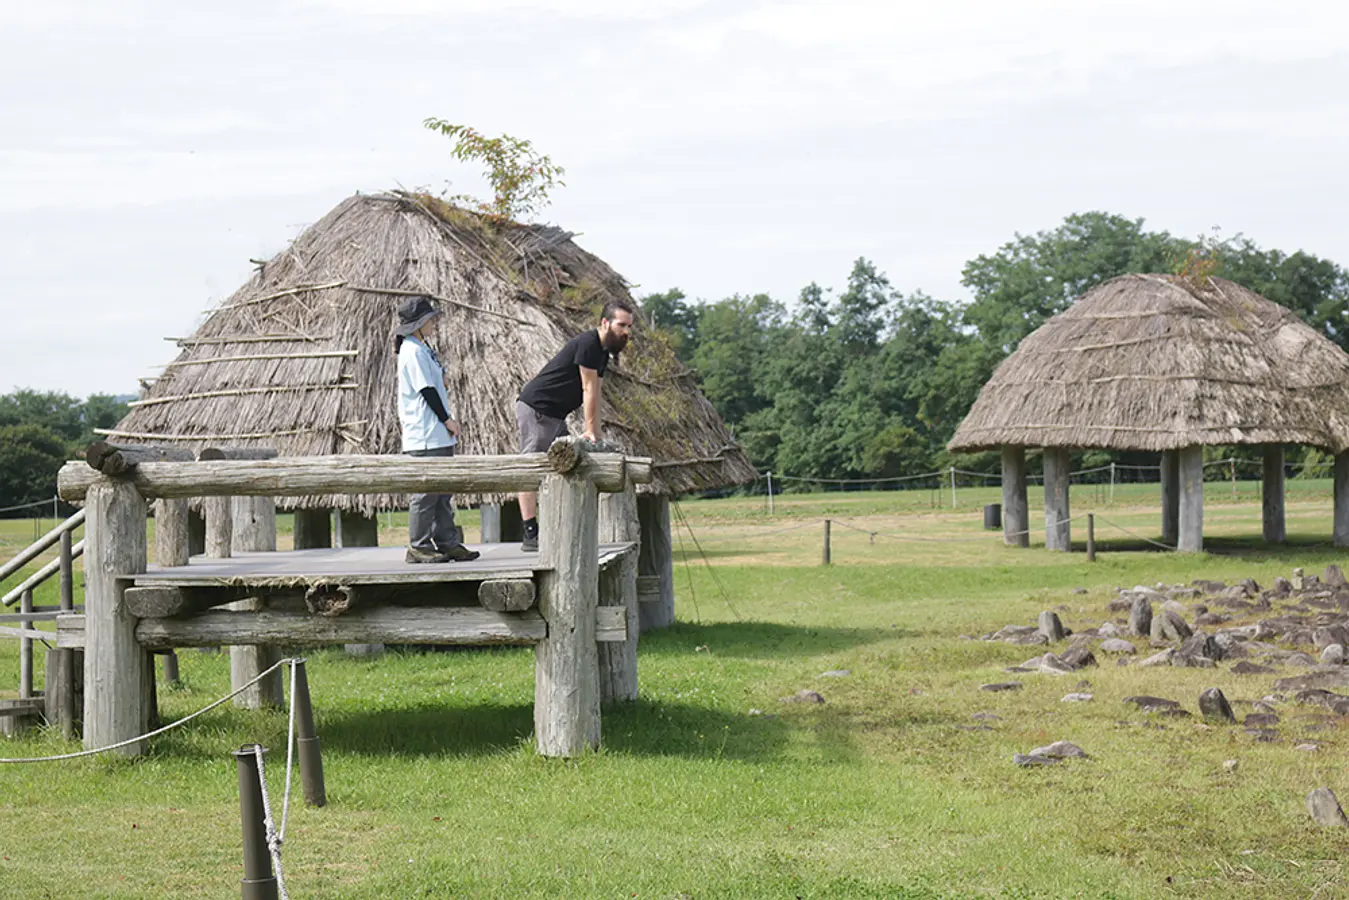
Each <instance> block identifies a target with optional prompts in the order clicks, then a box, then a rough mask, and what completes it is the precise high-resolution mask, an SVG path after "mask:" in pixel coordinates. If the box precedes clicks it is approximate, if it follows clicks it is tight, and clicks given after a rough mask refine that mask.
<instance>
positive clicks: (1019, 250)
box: [641, 212, 1349, 479]
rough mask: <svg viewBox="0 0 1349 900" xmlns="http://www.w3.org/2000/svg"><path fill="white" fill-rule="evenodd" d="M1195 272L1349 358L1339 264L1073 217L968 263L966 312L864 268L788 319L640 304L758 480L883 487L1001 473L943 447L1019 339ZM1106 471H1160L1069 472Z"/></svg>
mask: <svg viewBox="0 0 1349 900" xmlns="http://www.w3.org/2000/svg"><path fill="white" fill-rule="evenodd" d="M1196 267H1198V268H1199V269H1200V270H1201V271H1203V272H1204V273H1206V274H1214V275H1217V276H1220V277H1223V278H1227V279H1229V280H1231V281H1235V282H1237V283H1239V284H1242V285H1245V286H1246V287H1248V288H1250V289H1251V290H1254V291H1256V292H1257V293H1259V294H1261V295H1263V296H1265V297H1267V298H1269V299H1270V300H1273V301H1274V302H1276V303H1279V304H1281V305H1283V306H1286V307H1288V308H1289V309H1292V310H1293V311H1294V312H1296V313H1297V314H1298V315H1299V316H1301V317H1302V318H1303V319H1304V320H1305V321H1306V322H1307V323H1308V324H1309V325H1311V326H1312V327H1313V328H1315V329H1317V330H1318V331H1320V332H1321V333H1323V334H1324V335H1325V336H1326V337H1328V338H1330V340H1332V341H1334V342H1335V343H1337V344H1339V345H1340V346H1341V347H1343V348H1345V349H1346V350H1349V272H1346V270H1345V269H1344V268H1343V267H1341V266H1340V265H1338V264H1336V263H1335V262H1332V261H1330V260H1327V259H1322V258H1319V257H1317V256H1314V255H1312V254H1309V253H1306V252H1303V251H1301V250H1299V251H1296V252H1293V253H1287V252H1284V251H1282V250H1273V249H1265V248H1262V247H1260V246H1259V245H1257V244H1256V243H1255V242H1254V241H1252V240H1250V239H1248V238H1246V237H1244V236H1242V235H1237V236H1235V237H1231V238H1226V239H1222V238H1220V237H1219V236H1218V235H1217V234H1216V233H1215V234H1214V235H1210V236H1205V237H1202V238H1199V239H1196V240H1191V239H1187V238H1181V237H1176V236H1174V235H1171V234H1169V233H1167V232H1165V231H1150V230H1148V229H1146V228H1145V223H1144V220H1143V219H1129V218H1125V217H1123V216H1118V215H1113V214H1110V213H1104V212H1089V213H1082V214H1075V215H1071V216H1068V217H1067V218H1066V219H1064V221H1063V223H1062V224H1060V225H1059V226H1058V227H1057V228H1054V229H1052V230H1049V231H1042V232H1039V233H1036V234H1033V235H1021V234H1018V235H1016V236H1015V237H1014V238H1013V239H1012V240H1011V241H1009V242H1007V243H1006V244H1004V245H1003V246H1002V247H1000V248H999V249H998V250H997V251H996V252H994V253H991V254H988V255H981V256H977V257H975V258H974V259H972V260H970V261H969V262H968V263H966V264H965V266H964V268H963V270H962V272H961V283H962V284H963V285H964V286H965V287H966V288H968V289H969V291H970V293H971V295H972V296H971V298H970V299H969V300H968V301H965V302H954V301H950V300H943V299H939V298H935V297H931V296H929V295H927V294H924V293H922V292H921V291H915V292H912V293H905V292H903V291H901V290H899V289H897V288H896V287H895V286H894V285H893V284H892V283H891V281H890V279H889V278H888V277H887V276H886V275H885V274H884V273H882V272H880V271H879V270H877V268H876V267H875V265H874V264H873V263H872V262H870V261H869V260H866V259H858V260H857V261H856V263H854V264H853V267H852V271H851V272H850V273H849V274H848V278H847V282H846V283H845V285H844V286H843V288H842V290H839V291H837V292H835V291H832V290H826V289H824V288H822V287H821V286H820V285H818V284H816V283H813V282H812V283H811V284H808V285H806V286H805V287H804V288H802V290H801V292H800V295H799V296H798V297H797V298H796V299H795V302H793V303H791V304H790V305H789V304H786V303H784V302H782V301H781V300H779V299H777V298H773V297H770V296H768V295H767V294H748V295H740V294H737V295H735V296H731V297H727V298H725V299H722V300H718V301H715V302H693V301H691V300H690V298H688V297H687V296H686V295H685V294H684V293H683V292H682V291H680V290H679V289H678V288H675V289H672V290H668V291H665V292H664V293H657V294H651V295H648V296H646V297H644V298H642V300H641V303H642V305H643V308H644V310H645V312H646V315H647V317H648V319H649V320H650V322H651V323H652V324H653V325H654V327H655V328H657V329H659V330H660V331H661V332H663V333H664V334H665V335H666V337H667V338H668V339H669V340H670V341H671V343H672V344H673V346H674V348H675V350H676V353H677V354H678V355H679V358H680V359H681V360H682V361H683V362H685V363H686V364H687V365H688V366H690V367H691V368H692V369H693V370H694V371H695V372H696V373H697V376H698V379H699V382H700V385H701V387H702V390H703V392H704V393H705V394H706V395H707V397H708V399H709V400H710V401H711V402H712V404H713V406H715V407H716V409H717V411H718V412H719V413H720V414H721V416H722V418H723V419H724V420H725V421H726V423H727V425H728V426H730V428H731V429H732V431H733V432H734V434H735V436H736V438H737V440H738V441H739V443H740V444H741V445H742V447H743V448H744V449H745V451H746V453H747V454H748V455H749V457H750V459H751V460H752V461H753V463H754V464H755V466H756V467H758V469H759V470H760V471H765V470H772V471H774V472H778V473H786V474H789V475H793V476H797V477H802V478H819V479H873V478H875V479H879V478H891V477H896V476H903V475H913V474H919V473H923V472H932V471H935V470H938V469H943V468H945V467H946V466H949V465H956V466H960V467H964V468H971V467H972V468H976V469H977V470H979V471H991V470H993V469H995V468H996V465H997V463H996V460H995V459H994V454H973V455H962V456H955V455H952V454H951V453H949V452H948V451H947V450H946V446H945V445H946V442H947V441H948V440H949V439H950V437H951V435H952V434H953V433H954V431H955V429H956V426H957V425H959V423H960V421H961V419H962V418H964V416H965V414H966V413H967V412H968V411H969V409H970V406H971V405H972V404H973V403H974V400H975V397H976V396H977V395H978V393H979V389H980V388H981V387H982V386H983V384H984V383H985V382H986V381H987V380H988V378H989V376H990V375H991V374H992V373H993V370H994V368H996V367H997V365H998V363H1000V362H1001V361H1002V360H1003V359H1004V358H1005V357H1006V356H1007V355H1008V354H1009V353H1011V352H1012V351H1013V350H1014V349H1016V346H1017V344H1018V343H1019V342H1020V341H1021V339H1022V338H1024V337H1025V336H1026V335H1028V334H1030V333H1031V332H1032V331H1034V330H1035V329H1036V328H1038V327H1039V326H1040V325H1041V324H1042V323H1043V322H1044V321H1045V320H1046V319H1048V318H1049V317H1051V316H1053V315H1054V314H1056V313H1059V312H1061V311H1063V310H1064V309H1066V308H1067V307H1068V306H1069V305H1070V304H1071V303H1072V302H1073V301H1074V300H1075V299H1076V298H1078V297H1079V296H1081V295H1082V294H1083V293H1084V292H1085V291H1087V290H1088V289H1089V288H1091V287H1092V286H1094V285H1096V284H1099V283H1101V282H1103V281H1106V280H1108V279H1110V278H1114V277H1115V276H1117V275H1124V274H1128V273H1142V272H1163V273H1165V272H1177V273H1180V272H1190V271H1193V270H1194V269H1195V268H1196ZM1210 452H1211V453H1212V454H1213V455H1214V456H1215V458H1216V457H1218V456H1220V455H1225V454H1226V453H1227V452H1229V451H1228V449H1227V448H1211V451H1210ZM1304 454H1305V458H1306V459H1314V458H1315V457H1316V451H1314V450H1308V451H1304ZM1152 456H1153V457H1155V454H1153V455H1152ZM1111 460H1114V461H1117V462H1120V463H1129V464H1155V462H1156V460H1155V458H1148V454H1109V453H1084V454H1080V455H1079V457H1078V462H1079V463H1080V464H1082V465H1085V466H1097V465H1102V464H1105V463H1107V462H1109V461H1111ZM1304 461H1305V460H1304Z"/></svg>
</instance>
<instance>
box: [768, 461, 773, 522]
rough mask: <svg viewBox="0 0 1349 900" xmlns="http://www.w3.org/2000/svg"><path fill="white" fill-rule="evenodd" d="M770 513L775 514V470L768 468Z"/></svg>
mask: <svg viewBox="0 0 1349 900" xmlns="http://www.w3.org/2000/svg"><path fill="white" fill-rule="evenodd" d="M768 514H769V515H770V516H771V515H772V514H773V470H772V469H769V470H768Z"/></svg>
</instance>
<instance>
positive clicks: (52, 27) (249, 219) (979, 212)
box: [0, 0, 1349, 396]
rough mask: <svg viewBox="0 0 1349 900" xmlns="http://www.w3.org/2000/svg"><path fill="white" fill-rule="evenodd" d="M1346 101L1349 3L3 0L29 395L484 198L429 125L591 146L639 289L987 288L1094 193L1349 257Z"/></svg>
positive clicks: (589, 228)
mask: <svg viewBox="0 0 1349 900" xmlns="http://www.w3.org/2000/svg"><path fill="white" fill-rule="evenodd" d="M208 7H209V8H208ZM1347 86H1349V5H1346V4H1343V3H1337V2H1330V0H1326V2H1308V0H1284V2H1281V3H1277V4H1275V3H1270V2H1268V0H1261V2H1249V0H1228V2H1225V3H1221V4H1219V3H1215V2H1194V0H1125V2H1085V0H1062V2H1059V0H1021V2H1018V0H945V2H941V3H933V2H930V0H924V2H909V0H890V2H860V0H857V2H851V0H834V2H828V3H826V2H799V3H796V2H782V3H767V2H765V3H760V2H748V0H746V2H741V0H717V2H700V0H565V2H564V0H461V2H452V0H378V2H376V0H308V2H290V3H287V2H265V3H263V2H253V0H235V2H231V3H228V4H198V3H185V2H182V0H177V2H141V0H117V2H115V3H105V2H88V3H86V2H70V0H41V2H38V0H0V113H3V125H2V126H0V128H2V129H3V130H2V131H0V133H2V134H3V135H4V137H3V140H2V141H0V311H2V312H3V321H2V322H0V329H3V330H2V331H0V334H3V353H0V392H3V391H8V390H10V389H12V388H13V387H33V388H38V389H44V390H45V389H52V390H64V391H68V392H70V393H72V394H75V395H77V396H83V395H86V394H89V393H92V392H108V393H125V392H132V391H134V390H135V387H136V379H137V378H138V377H140V376H144V375H148V374H152V373H153V371H154V366H155V365H156V364H162V363H164V362H167V361H168V360H169V359H171V358H172V356H173V352H174V348H173V346H172V345H171V344H168V343H166V342H164V340H163V338H164V337H165V336H176V335H184V334H188V333H190V332H191V331H192V329H193V328H194V327H195V326H196V324H197V323H198V321H199V320H200V317H201V315H202V313H203V312H204V311H205V310H206V309H208V308H210V307H212V306H214V305H216V304H217V303H219V302H220V300H222V299H223V298H224V297H226V296H228V295H229V294H230V293H231V292H232V291H233V290H234V289H235V288H237V287H238V286H239V285H240V284H241V283H242V282H243V281H244V280H245V279H246V278H247V277H248V276H249V274H250V271H251V268H252V267H251V266H250V264H249V262H248V259H249V258H250V257H268V256H271V255H272V254H274V253H276V252H278V251H280V250H281V249H283V248H284V247H285V245H286V243H287V242H288V241H289V240H290V239H292V238H293V237H294V236H295V235H296V234H297V233H298V231H299V230H300V229H301V228H303V227H304V226H305V225H307V224H309V223H311V222H314V221H315V220H317V219H318V218H320V217H321V216H322V215H323V214H324V213H325V212H327V211H328V210H329V209H330V208H332V207H333V206H334V205H335V204H336V203H337V202H338V201H340V200H341V199H342V198H343V197H345V196H347V195H349V194H351V193H353V192H355V191H358V190H359V191H376V190H381V189H384V188H389V187H394V186H397V185H403V186H406V187H414V186H427V187H430V188H432V189H434V190H435V191H437V192H438V191H440V190H441V189H443V188H444V186H445V184H446V182H447V181H449V182H452V187H453V189H454V190H456V191H468V192H477V193H481V192H482V187H481V186H482V182H481V180H480V178H479V176H478V173H477V172H476V171H475V170H474V169H472V168H468V167H465V166H464V165H462V164H459V163H455V162H454V161H452V160H451V159H450V158H449V153H448V151H449V148H450V143H449V141H448V140H447V139H446V138H443V137H440V136H437V135H433V134H432V133H430V132H428V131H425V130H424V129H423V128H422V127H421V122H422V120H423V119H424V118H426V117H427V116H438V117H441V118H445V119H448V120H450V121H454V122H462V123H467V124H471V125H473V126H475V127H476V128H478V129H480V130H482V131H486V132H488V133H492V134H495V133H500V132H507V133H510V134H513V135H517V136H522V137H528V138H530V139H531V140H533V141H534V143H535V145H536V146H537V147H538V148H539V149H540V150H542V151H543V152H546V153H548V154H550V155H551V156H552V158H553V159H554V161H556V162H558V163H561V164H562V165H564V166H565V167H566V169H567V177H566V181H567V187H566V188H565V189H563V190H561V191H560V192H559V193H558V194H557V196H556V199H555V202H554V204H553V206H552V207H551V208H550V209H549V210H548V211H547V212H546V213H545V218H546V219H548V220H550V221H553V222H556V223H557V224H560V225H563V226H564V227H566V228H568V229H571V230H573V231H577V232H580V233H581V237H580V238H578V242H579V243H580V244H581V245H582V246H584V247H585V248H586V249H588V250H590V251H592V252H594V253H597V254H599V255H600V256H601V257H603V258H604V259H605V260H606V261H608V262H609V263H610V264H611V265H613V266H614V267H615V268H616V269H617V270H618V271H619V272H621V273H623V274H624V275H625V276H626V277H627V278H628V279H629V280H630V281H632V282H634V283H636V285H637V288H636V289H635V291H636V293H638V294H640V293H642V292H650V291H657V290H664V289H666V288H669V287H673V286H679V287H682V288H683V289H684V290H685V291H686V292H688V293H689V294H690V295H691V296H693V297H697V298H704V299H711V300H715V299H718V298H721V297H724V296H727V295H730V294H733V293H752V292H758V291H767V292H769V293H771V294H773V295H774V296H775V297H777V298H778V299H782V300H791V299H792V298H794V297H795V296H796V294H797V293H798V291H799V290H800V288H801V287H802V286H803V285H804V284H806V283H808V282H810V281H812V280H813V281H818V282H819V283H821V284H824V285H826V286H837V285H840V284H842V283H843V281H844V280H845V278H846V276H847V273H848V270H849V268H850V266H851V263H852V261H853V260H854V259H855V258H856V257H858V256H867V257H869V258H871V259H872V260H874V261H875V262H876V263H877V265H879V267H880V268H881V269H882V270H883V271H884V272H886V273H887V274H888V275H889V277H890V279H891V281H892V283H893V284H894V285H895V287H896V288H898V289H900V290H902V291H904V292H909V291H913V290H918V289H922V290H924V291H927V292H928V293H930V294H933V295H935V296H938V297H942V298H947V299H952V300H957V299H963V298H964V297H966V296H967V294H966V292H965V290H964V289H963V288H962V287H961V285H960V270H961V267H962V265H963V264H964V262H965V261H966V260H968V259H970V258H972V257H974V256H976V255H978V254H980V253H990V252H994V251H996V250H997V248H998V247H999V246H1000V245H1001V244H1002V243H1004V242H1006V241H1007V240H1009V239H1011V237H1012V236H1013V234H1014V233H1015V232H1018V231H1019V232H1023V233H1026V232H1034V231H1039V230H1043V229H1047V228H1053V227H1055V226H1056V225H1057V224H1058V223H1059V222H1060V221H1061V220H1062V218H1063V217H1064V216H1065V215H1068V214H1069V213H1073V212H1080V211H1086V210H1092V209H1101V210H1107V211H1110V212H1115V213H1120V214H1123V215H1127V216H1131V217H1143V218H1145V219H1147V221H1148V225H1149V226H1150V227H1152V228H1157V229H1166V230H1168V231H1171V232H1172V233H1176V234H1183V235H1189V236H1193V235H1196V234H1198V233H1199V232H1201V231H1205V230H1207V229H1209V228H1210V227H1211V226H1214V225H1220V226H1222V228H1223V229H1224V230H1225V232H1227V233H1232V232H1237V231H1240V232H1243V233H1245V234H1246V235H1248V236H1250V237H1251V238H1253V239H1255V240H1256V241H1257V242H1259V243H1260V244H1262V245H1264V246H1268V247H1278V248H1281V249H1285V250H1290V251H1291V250H1295V249H1304V250H1307V251H1309V252H1312V253H1315V254H1317V255H1320V256H1325V257H1329V258H1331V259H1334V260H1336V261H1338V262H1340V263H1341V264H1349V166H1347V165H1346V164H1345V160H1346V157H1349V149H1347V148H1349V91H1347V90H1346V87H1347Z"/></svg>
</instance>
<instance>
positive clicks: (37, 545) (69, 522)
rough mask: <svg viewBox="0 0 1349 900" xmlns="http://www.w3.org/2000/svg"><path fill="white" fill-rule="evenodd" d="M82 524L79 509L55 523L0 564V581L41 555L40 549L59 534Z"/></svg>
mask: <svg viewBox="0 0 1349 900" xmlns="http://www.w3.org/2000/svg"><path fill="white" fill-rule="evenodd" d="M83 524H84V510H80V511H78V512H77V513H75V515H73V516H71V517H70V518H69V519H66V520H65V521H64V522H62V523H61V524H60V525H57V526H56V527H55V528H53V529H52V530H51V531H49V532H47V533H46V534H44V535H43V536H42V537H40V538H38V539H37V540H36V541H34V542H33V543H32V544H31V545H29V547H28V548H27V549H26V550H23V551H22V552H20V553H19V555H18V556H16V557H14V558H13V559H11V560H9V561H8V562H6V563H5V564H4V565H3V566H0V581H4V580H5V579H6V578H8V577H9V576H11V575H13V574H14V573H15V572H17V571H19V570H20V569H22V568H23V567H24V566H26V565H28V563H30V562H32V561H33V560H35V559H37V558H38V557H39V556H41V555H42V551H44V550H46V549H47V548H48V547H50V546H51V545H52V544H55V543H56V542H57V541H59V540H60V539H61V535H63V534H66V533H67V532H71V531H74V530H75V529H76V528H79V527H80V526H81V525H83Z"/></svg>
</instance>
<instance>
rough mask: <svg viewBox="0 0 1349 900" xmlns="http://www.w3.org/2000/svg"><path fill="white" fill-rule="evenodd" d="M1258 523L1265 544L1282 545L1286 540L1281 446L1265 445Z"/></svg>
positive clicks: (1286, 529)
mask: <svg viewBox="0 0 1349 900" xmlns="http://www.w3.org/2000/svg"><path fill="white" fill-rule="evenodd" d="M1261 476H1262V482H1261V485H1260V513H1261V515H1260V521H1261V523H1262V525H1263V532H1264V536H1265V543H1266V544H1282V543H1283V542H1284V541H1286V540H1287V539H1288V528H1287V524H1286V519H1285V516H1284V499H1283V494H1284V492H1283V487H1284V486H1283V444H1266V445H1265V465H1264V470H1263V472H1262V473H1261Z"/></svg>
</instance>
